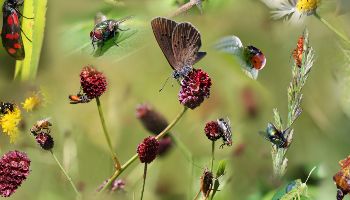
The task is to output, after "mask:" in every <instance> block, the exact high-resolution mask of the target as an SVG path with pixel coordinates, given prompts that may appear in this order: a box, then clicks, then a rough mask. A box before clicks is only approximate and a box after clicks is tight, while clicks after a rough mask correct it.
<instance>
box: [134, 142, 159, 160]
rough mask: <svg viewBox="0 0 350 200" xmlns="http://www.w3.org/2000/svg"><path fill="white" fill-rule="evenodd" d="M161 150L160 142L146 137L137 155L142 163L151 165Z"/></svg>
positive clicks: (138, 148)
mask: <svg viewBox="0 0 350 200" xmlns="http://www.w3.org/2000/svg"><path fill="white" fill-rule="evenodd" d="M158 150H159V142H158V140H157V139H156V138H155V137H153V136H149V137H146V138H145V139H144V140H143V141H142V142H141V143H140V144H139V146H138V147H137V154H138V156H139V159H140V161H141V163H146V164H148V163H151V162H152V161H153V160H154V159H155V158H156V156H157V154H158Z"/></svg>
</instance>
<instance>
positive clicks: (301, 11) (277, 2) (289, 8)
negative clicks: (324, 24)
mask: <svg viewBox="0 0 350 200" xmlns="http://www.w3.org/2000/svg"><path fill="white" fill-rule="evenodd" d="M262 1H263V2H264V3H265V4H266V5H267V6H268V7H270V8H272V9H273V11H272V12H271V13H272V18H274V19H281V18H285V19H289V21H290V22H292V23H297V22H301V21H302V20H303V18H304V17H305V16H309V15H312V14H315V13H316V9H317V8H318V6H319V5H320V0H262Z"/></svg>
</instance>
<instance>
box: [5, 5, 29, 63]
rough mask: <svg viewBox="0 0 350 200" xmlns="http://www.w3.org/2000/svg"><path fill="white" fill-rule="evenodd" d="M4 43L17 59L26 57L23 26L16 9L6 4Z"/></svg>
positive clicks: (9, 52) (8, 51)
mask: <svg viewBox="0 0 350 200" xmlns="http://www.w3.org/2000/svg"><path fill="white" fill-rule="evenodd" d="M1 38H2V44H3V46H4V47H5V49H6V51H7V53H8V54H10V56H12V57H13V58H15V59H16V60H23V59H24V56H25V54H24V46H23V42H22V36H21V27H20V22H19V19H18V14H17V12H16V10H15V9H13V8H10V7H8V6H6V5H4V8H3V25H2V32H1Z"/></svg>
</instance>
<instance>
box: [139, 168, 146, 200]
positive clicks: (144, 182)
mask: <svg viewBox="0 0 350 200" xmlns="http://www.w3.org/2000/svg"><path fill="white" fill-rule="evenodd" d="M146 176H147V163H145V168H144V170H143V183H142V190H141V198H140V199H141V200H142V199H143V193H144V192H145V185H146Z"/></svg>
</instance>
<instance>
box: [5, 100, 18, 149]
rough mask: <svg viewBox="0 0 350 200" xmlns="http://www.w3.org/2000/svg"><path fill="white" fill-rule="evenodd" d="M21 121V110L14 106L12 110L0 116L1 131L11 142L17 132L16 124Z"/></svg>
mask: <svg viewBox="0 0 350 200" xmlns="http://www.w3.org/2000/svg"><path fill="white" fill-rule="evenodd" d="M20 121H21V111H20V110H19V109H18V107H16V108H15V109H14V110H13V112H8V113H7V114H5V115H2V116H1V117H0V125H1V128H2V132H3V133H5V134H6V135H8V136H9V137H10V142H11V143H13V142H14V141H15V140H16V138H17V136H18V133H19V130H18V125H19V123H20Z"/></svg>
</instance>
